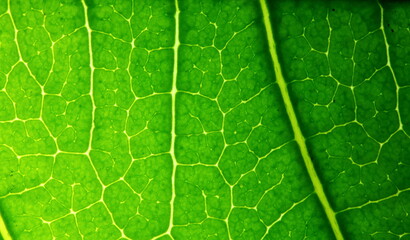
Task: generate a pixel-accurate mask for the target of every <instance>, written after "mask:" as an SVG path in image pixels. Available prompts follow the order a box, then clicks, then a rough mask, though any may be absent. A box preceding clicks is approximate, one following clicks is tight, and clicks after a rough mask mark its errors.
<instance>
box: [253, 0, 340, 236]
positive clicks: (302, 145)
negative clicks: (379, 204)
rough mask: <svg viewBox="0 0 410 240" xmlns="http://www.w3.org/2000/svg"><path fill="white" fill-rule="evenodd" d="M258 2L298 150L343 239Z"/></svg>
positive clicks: (263, 3) (335, 230)
mask: <svg viewBox="0 0 410 240" xmlns="http://www.w3.org/2000/svg"><path fill="white" fill-rule="evenodd" d="M259 2H260V5H261V8H262V15H263V22H264V25H265V29H266V34H267V39H268V45H269V52H270V55H271V58H272V63H273V68H274V70H275V75H276V80H277V83H278V85H279V89H280V92H281V95H282V98H283V101H284V103H285V108H286V112H287V114H288V116H289V120H290V123H291V125H292V129H293V132H294V134H295V140H296V143H297V144H298V145H299V148H300V151H301V154H302V157H303V161H304V163H305V166H306V169H307V171H308V174H309V177H310V179H311V181H312V183H313V187H314V189H315V192H316V194H317V196H318V198H319V201H320V203H321V204H322V206H323V209H324V210H325V213H326V216H327V218H328V220H329V222H330V226H331V228H332V230H333V233H334V235H335V237H336V239H337V240H343V239H344V238H343V235H342V232H341V231H340V227H339V224H338V222H337V220H336V214H335V212H334V211H333V209H332V207H331V206H330V203H329V201H328V199H327V197H326V194H325V192H324V190H323V186H322V183H321V182H320V179H319V177H318V175H317V173H316V170H315V168H314V166H313V163H312V159H311V158H310V155H309V152H308V150H307V146H306V140H305V138H304V136H303V134H302V131H301V129H300V126H299V123H298V120H297V118H296V114H295V110H294V109H293V105H292V102H291V100H290V96H289V92H288V89H287V84H286V82H285V79H284V77H283V74H282V70H281V67H280V63H279V58H278V54H277V52H276V43H275V40H274V38H273V31H272V25H271V22H270V18H269V10H268V6H267V5H266V0H259Z"/></svg>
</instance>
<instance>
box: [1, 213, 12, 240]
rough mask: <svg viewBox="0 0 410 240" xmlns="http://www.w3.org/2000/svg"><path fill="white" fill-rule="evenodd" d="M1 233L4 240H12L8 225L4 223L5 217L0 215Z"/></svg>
mask: <svg viewBox="0 0 410 240" xmlns="http://www.w3.org/2000/svg"><path fill="white" fill-rule="evenodd" d="M0 233H1V235H0V236H2V237H3V239H4V240H11V239H12V238H11V236H10V233H9V231H8V230H7V227H6V223H5V222H4V219H3V217H2V216H1V215H0Z"/></svg>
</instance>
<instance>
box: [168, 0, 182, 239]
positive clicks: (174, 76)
mask: <svg viewBox="0 0 410 240" xmlns="http://www.w3.org/2000/svg"><path fill="white" fill-rule="evenodd" d="M179 13H180V11H179V6H178V0H175V44H174V48H173V49H174V69H173V74H172V90H171V98H172V123H171V124H172V125H171V149H170V151H169V152H170V154H171V158H172V179H171V181H172V196H171V203H170V204H171V208H170V219H169V227H168V230H167V233H168V234H169V235H171V229H172V226H173V225H174V202H175V172H176V169H177V160H176V157H175V137H176V134H175V117H176V110H175V106H176V103H175V102H176V94H177V76H178V49H179V45H180V42H179Z"/></svg>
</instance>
